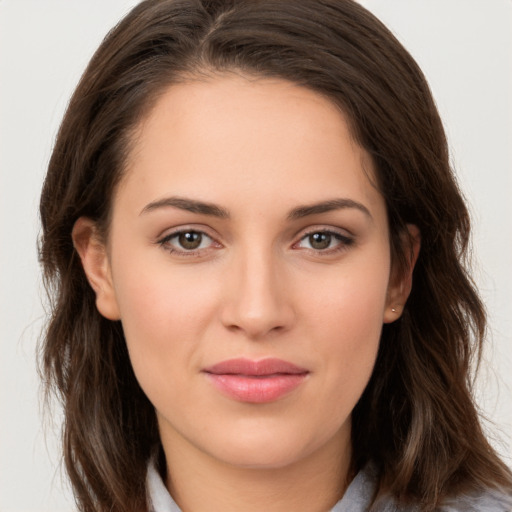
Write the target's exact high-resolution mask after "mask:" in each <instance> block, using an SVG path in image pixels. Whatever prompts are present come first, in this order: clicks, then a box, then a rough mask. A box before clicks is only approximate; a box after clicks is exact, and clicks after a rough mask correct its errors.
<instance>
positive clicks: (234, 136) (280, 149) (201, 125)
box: [119, 74, 382, 207]
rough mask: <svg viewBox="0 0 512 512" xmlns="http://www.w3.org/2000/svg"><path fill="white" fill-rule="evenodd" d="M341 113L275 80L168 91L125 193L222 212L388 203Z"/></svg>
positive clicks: (139, 139) (143, 137)
mask: <svg viewBox="0 0 512 512" xmlns="http://www.w3.org/2000/svg"><path fill="white" fill-rule="evenodd" d="M373 181H374V180H373V168H372V163H371V159H370V157H369V156H368V155H367V153H366V152H365V151H364V150H363V149H362V148H361V147H360V146H359V145H358V144H357V143H356V142H355V140H354V138H353V137H352V134H351V131H350V127H349V124H348V122H347V120H346V118H345V116H344V115H343V113H342V111H341V110H340V108H339V107H338V106H337V105H335V104H334V103H333V102H332V101H330V100H328V99H327V98H325V97H324V96H322V95H320V94H318V93H316V92H314V91H312V90H309V89H306V88H304V87H300V86H298V85H295V84H293V83H291V82H287V81H285V80H279V79H267V78H265V79H261V78H258V79H254V78H248V77H244V76H239V75H234V74H229V75H221V76H215V77H209V78H205V79H201V80H199V79H198V80H192V81H189V82H183V83H179V84H175V85H172V86H170V87H169V88H168V89H167V90H166V91H165V92H164V93H163V94H162V95H161V96H160V98H159V99H158V101H157V102H156V103H155V105H154V106H153V108H152V110H151V111H150V112H149V114H148V115H147V116H146V117H145V118H144V119H143V121H142V122H141V123H140V125H139V126H138V129H137V131H136V134H135V136H134V139H133V147H132V151H131V153H130V155H129V158H128V161H127V166H126V173H125V177H124V179H123V181H122V182H121V185H120V187H119V193H120V194H124V195H126V194H130V195H131V199H132V201H134V202H137V197H135V196H139V203H140V205H141V207H143V204H142V203H143V202H144V201H149V200H154V199H155V198H157V197H158V196H159V195H163V194H172V195H184V196H187V197H188V196H190V195H191V194H192V195H193V196H194V197H196V198H198V199H202V200H205V201H213V202H217V203H225V202H230V201H234V202H237V200H239V202H241V201H246V200H249V201H252V202H254V201H255V200H257V201H258V202H259V203H260V204H263V203H265V202H266V201H268V202H269V204H276V203H275V201H276V200H279V202H282V203H283V205H284V203H289V204H288V206H291V207H293V204H292V203H293V202H294V201H295V202H302V203H309V202H314V201H317V200H322V199H325V198H328V197H327V196H333V195H336V194H338V195H339V194H342V195H344V194H349V195H352V196H358V197H357V198H354V199H358V200H362V199H364V200H365V201H366V202H369V203H370V205H371V204H373V203H378V202H379V201H381V200H382V198H381V196H380V194H379V192H378V191H377V190H376V189H375V187H374V185H373V184H372V182H373Z"/></svg>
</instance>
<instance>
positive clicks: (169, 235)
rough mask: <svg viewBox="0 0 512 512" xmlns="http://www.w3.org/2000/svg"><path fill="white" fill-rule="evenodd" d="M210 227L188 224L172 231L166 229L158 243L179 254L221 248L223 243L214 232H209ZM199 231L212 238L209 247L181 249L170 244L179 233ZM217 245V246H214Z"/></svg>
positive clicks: (191, 253)
mask: <svg viewBox="0 0 512 512" xmlns="http://www.w3.org/2000/svg"><path fill="white" fill-rule="evenodd" d="M208 231H209V230H208V229H206V228H205V226H194V225H186V226H179V227H176V228H173V229H172V230H170V231H167V232H166V231H164V233H165V234H164V235H160V236H159V237H158V238H157V239H156V242H155V243H156V244H157V245H159V246H161V247H162V248H163V249H164V250H166V251H167V252H170V253H171V254H177V255H184V256H197V255H200V254H203V253H205V252H206V251H208V250H210V249H212V248H219V247H221V246H222V244H221V243H220V242H219V241H218V240H217V239H216V237H214V236H213V235H212V234H210V233H208ZM190 232H193V233H199V234H201V235H202V236H204V237H207V238H209V239H210V240H211V243H210V244H209V246H208V247H203V248H199V249H191V250H186V249H183V248H182V249H180V248H179V247H175V246H173V245H172V244H170V240H172V239H173V238H175V237H178V236H179V235H181V234H183V233H190ZM213 246H216V247H213Z"/></svg>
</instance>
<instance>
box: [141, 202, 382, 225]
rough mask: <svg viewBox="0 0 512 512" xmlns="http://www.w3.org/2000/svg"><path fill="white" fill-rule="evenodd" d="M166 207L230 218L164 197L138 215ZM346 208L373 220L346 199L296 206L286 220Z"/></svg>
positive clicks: (197, 204) (223, 212) (221, 210)
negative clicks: (357, 211) (353, 209)
mask: <svg viewBox="0 0 512 512" xmlns="http://www.w3.org/2000/svg"><path fill="white" fill-rule="evenodd" d="M166 207H173V208H178V209H180V210H185V211H188V212H192V213H198V214H201V215H209V216H212V217H217V218H219V219H229V218H230V217H231V216H230V214H229V211H228V210H226V209H225V208H222V207H220V206H217V205H216V204H213V203H207V202H203V201H197V200H195V199H187V198H184V197H166V198H163V199H159V200H157V201H153V202H151V203H149V204H147V205H146V206H145V207H144V208H143V209H142V211H141V212H140V215H142V214H145V213H148V212H151V211H154V210H157V209H159V208H166ZM346 208H355V209H356V210H359V211H361V212H362V213H364V214H365V215H366V216H367V217H369V218H370V219H371V220H373V217H372V215H371V213H370V211H369V210H368V208H366V206H364V205H363V204H362V203H359V202H357V201H354V200H353V199H346V198H340V199H329V200H327V201H322V202H320V203H314V204H310V205H303V206H297V207H296V208H294V209H293V210H291V211H290V212H289V213H288V215H287V219H288V220H298V219H302V218H304V217H308V216H310V215H318V214H321V213H326V212H330V211H333V210H341V209H346Z"/></svg>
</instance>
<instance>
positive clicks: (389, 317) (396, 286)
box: [383, 224, 421, 324]
mask: <svg viewBox="0 0 512 512" xmlns="http://www.w3.org/2000/svg"><path fill="white" fill-rule="evenodd" d="M402 244H403V246H404V248H406V249H408V255H407V256H408V261H407V266H406V268H405V269H404V270H403V272H400V273H399V272H398V271H397V270H394V269H392V271H391V278H390V282H389V285H388V293H387V298H386V309H385V310H384V320H383V322H384V323H385V324H388V323H391V322H394V321H395V320H398V319H399V318H400V316H401V315H402V313H403V310H404V306H405V303H406V302H407V299H408V297H409V294H410V293H411V288H412V272H413V270H414V265H416V261H417V259H418V254H419V252H420V246H421V234H420V230H419V229H418V227H417V226H415V225H414V224H407V232H406V233H403V236H402Z"/></svg>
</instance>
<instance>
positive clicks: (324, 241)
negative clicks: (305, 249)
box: [308, 233, 332, 251]
mask: <svg viewBox="0 0 512 512" xmlns="http://www.w3.org/2000/svg"><path fill="white" fill-rule="evenodd" d="M308 241H309V245H310V246H311V248H312V249H316V250H318V251H321V250H322V249H327V248H328V247H330V245H331V241H332V235H331V234H330V233H312V234H311V235H308Z"/></svg>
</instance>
